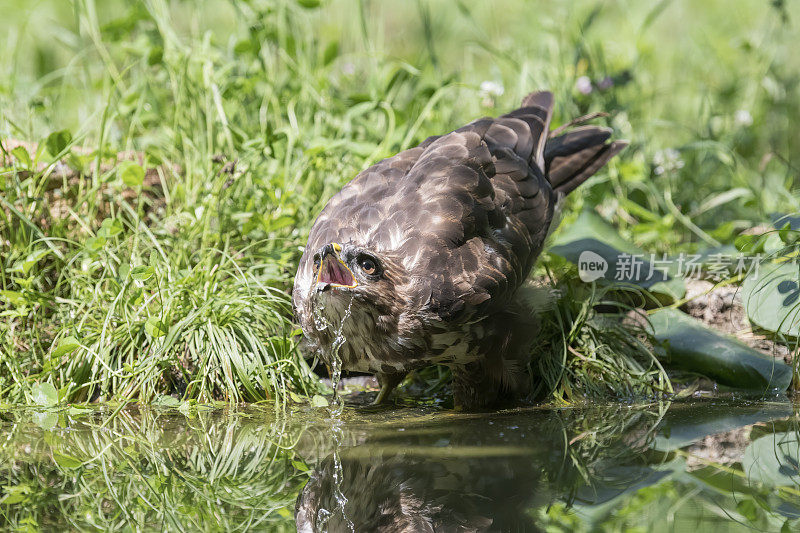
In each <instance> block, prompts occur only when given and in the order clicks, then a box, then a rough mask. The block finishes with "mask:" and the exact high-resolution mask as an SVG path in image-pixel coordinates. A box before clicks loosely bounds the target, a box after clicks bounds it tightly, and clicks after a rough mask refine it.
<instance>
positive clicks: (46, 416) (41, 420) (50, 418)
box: [33, 411, 58, 431]
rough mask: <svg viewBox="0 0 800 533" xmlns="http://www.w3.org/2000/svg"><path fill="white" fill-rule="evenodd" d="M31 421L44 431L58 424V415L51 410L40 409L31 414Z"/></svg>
mask: <svg viewBox="0 0 800 533" xmlns="http://www.w3.org/2000/svg"><path fill="white" fill-rule="evenodd" d="M33 423H34V424H36V425H37V426H39V427H40V428H42V429H43V430H45V431H50V430H51V429H53V428H55V427H56V424H58V415H57V414H56V413H54V412H53V411H41V412H38V413H34V414H33Z"/></svg>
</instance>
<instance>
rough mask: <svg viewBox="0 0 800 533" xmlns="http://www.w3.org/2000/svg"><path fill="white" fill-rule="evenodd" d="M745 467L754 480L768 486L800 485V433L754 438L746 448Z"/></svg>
mask: <svg viewBox="0 0 800 533" xmlns="http://www.w3.org/2000/svg"><path fill="white" fill-rule="evenodd" d="M742 467H743V468H744V471H745V472H747V473H748V477H749V479H750V481H751V482H757V483H762V484H764V485H767V486H768V487H794V488H797V487H798V486H800V435H798V433H797V432H796V431H789V432H785V433H772V434H770V435H766V436H764V437H759V438H758V439H756V440H754V441H753V442H752V443H751V444H750V445H749V446H748V447H747V448H746V449H745V451H744V457H743V458H742Z"/></svg>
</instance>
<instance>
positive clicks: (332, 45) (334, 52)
mask: <svg viewBox="0 0 800 533" xmlns="http://www.w3.org/2000/svg"><path fill="white" fill-rule="evenodd" d="M338 55H339V41H331V42H329V43H328V44H327V45H326V46H325V51H324V52H323V53H322V64H323V65H329V64H330V63H331V62H332V61H333V60H334V59H336V57H337V56H338Z"/></svg>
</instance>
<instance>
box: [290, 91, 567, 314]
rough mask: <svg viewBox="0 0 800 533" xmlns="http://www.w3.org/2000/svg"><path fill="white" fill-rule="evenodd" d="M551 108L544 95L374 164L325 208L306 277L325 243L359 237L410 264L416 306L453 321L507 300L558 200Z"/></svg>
mask: <svg viewBox="0 0 800 533" xmlns="http://www.w3.org/2000/svg"><path fill="white" fill-rule="evenodd" d="M551 110H552V95H550V93H536V94H535V95H532V97H529V98H528V99H526V101H525V102H523V107H522V108H520V109H517V110H515V111H513V112H512V113H509V114H507V115H504V116H502V117H499V118H483V119H479V120H476V121H474V122H472V123H470V124H468V125H466V126H464V127H462V128H459V129H458V130H456V131H453V132H451V133H449V134H446V135H442V136H439V137H431V138H429V139H427V140H426V141H425V142H423V143H422V144H421V145H420V146H418V147H416V148H412V149H410V150H406V151H404V152H401V153H400V154H398V155H396V156H394V157H392V158H390V159H386V160H384V161H381V162H380V163H378V164H376V165H374V166H372V167H370V168H368V169H366V170H364V171H363V172H361V173H360V174H359V175H358V176H356V177H355V178H354V179H353V180H352V181H351V182H350V183H348V184H347V185H345V186H344V187H343V188H342V190H341V191H340V192H339V193H338V194H336V195H335V196H334V197H333V198H332V199H331V200H330V202H329V203H328V205H327V206H326V207H325V209H324V210H323V211H322V213H321V214H320V215H319V218H318V219H317V221H316V222H315V224H314V226H313V229H312V231H311V234H310V236H309V240H308V246H307V248H306V250H307V251H306V253H305V254H304V256H303V258H302V259H301V265H300V269H301V271H302V273H300V274H298V275H299V276H300V275H301V274H302V275H310V272H311V268H312V267H311V263H312V261H311V254H312V253H313V251H314V250H317V249H319V248H320V247H321V246H323V245H324V244H326V243H329V242H342V243H344V242H357V243H359V244H360V245H362V246H365V247H367V248H370V249H372V250H375V251H376V252H378V253H381V254H385V255H386V256H389V257H394V258H396V259H397V260H398V261H399V262H400V263H402V265H403V266H404V267H405V269H406V270H407V272H408V273H409V274H410V276H409V279H408V283H409V284H410V285H411V286H410V287H408V289H410V290H408V291H403V292H404V293H405V294H406V295H411V296H410V297H411V298H412V300H413V301H409V302H406V303H407V305H408V306H409V307H412V308H416V309H420V310H421V309H422V308H425V311H426V312H430V313H432V314H435V315H438V316H439V317H440V318H441V319H444V320H447V321H454V320H455V321H458V320H461V319H464V320H469V319H470V317H472V316H475V314H486V313H491V312H493V311H495V310H497V309H501V308H503V307H505V306H506V305H508V303H509V301H510V299H511V298H512V296H513V294H514V292H515V291H516V289H517V288H518V287H519V286H520V285H521V283H522V282H523V280H524V279H525V278H526V276H527V275H528V273H529V271H530V269H531V267H532V266H533V263H534V261H535V260H536V257H537V256H538V255H539V253H540V252H541V248H542V245H543V243H544V239H545V237H546V235H547V232H548V228H549V226H550V222H551V219H552V216H553V209H554V205H555V202H556V200H557V195H558V193H556V192H555V191H554V190H553V188H552V187H551V185H550V183H549V182H548V181H547V179H545V175H544V166H545V161H544V156H543V153H544V145H545V142H546V140H547V133H548V125H549V122H550V113H551ZM295 296H297V295H295Z"/></svg>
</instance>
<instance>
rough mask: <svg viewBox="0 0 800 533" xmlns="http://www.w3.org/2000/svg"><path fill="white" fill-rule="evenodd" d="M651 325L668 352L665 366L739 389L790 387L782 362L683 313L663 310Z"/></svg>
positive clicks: (653, 319) (664, 357)
mask: <svg viewBox="0 0 800 533" xmlns="http://www.w3.org/2000/svg"><path fill="white" fill-rule="evenodd" d="M650 323H651V324H652V326H653V331H654V335H655V338H656V339H657V340H658V341H659V342H660V343H662V346H663V347H664V349H665V353H664V354H663V361H664V364H665V366H668V367H670V368H676V369H680V370H685V371H687V372H694V373H696V374H700V375H703V376H706V377H708V378H710V379H712V380H714V381H716V382H717V383H719V384H720V385H725V386H727V387H733V388H737V389H747V390H759V391H764V392H766V391H769V390H773V389H777V390H779V391H785V390H786V389H787V388H789V384H790V383H791V381H792V369H791V367H790V366H788V365H786V364H785V363H783V361H779V360H777V359H775V358H773V357H770V356H767V355H764V354H762V353H760V352H758V351H756V350H754V349H753V348H750V347H749V346H747V345H746V344H744V343H742V342H739V341H738V340H736V339H734V338H733V337H729V336H727V335H722V334H720V333H717V332H716V331H713V330H711V329H709V328H707V327H706V326H705V325H704V324H703V323H702V322H700V321H699V320H696V319H694V318H692V317H690V316H688V315H686V314H684V313H681V312H680V311H677V310H675V309H661V310H659V311H657V312H655V313H653V315H651V317H650Z"/></svg>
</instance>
